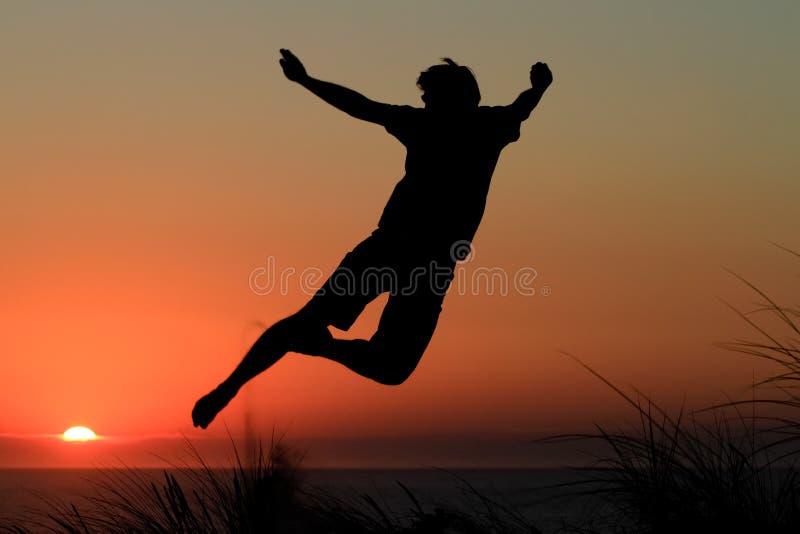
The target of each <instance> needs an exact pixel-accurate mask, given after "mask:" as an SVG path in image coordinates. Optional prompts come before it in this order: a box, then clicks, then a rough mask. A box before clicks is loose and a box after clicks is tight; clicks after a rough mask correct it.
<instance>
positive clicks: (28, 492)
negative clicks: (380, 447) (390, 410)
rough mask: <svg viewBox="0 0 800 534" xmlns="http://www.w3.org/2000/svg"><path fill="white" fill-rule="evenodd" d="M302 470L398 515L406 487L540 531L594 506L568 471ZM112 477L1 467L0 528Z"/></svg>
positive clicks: (321, 487)
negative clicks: (482, 505) (493, 507)
mask: <svg viewBox="0 0 800 534" xmlns="http://www.w3.org/2000/svg"><path fill="white" fill-rule="evenodd" d="M117 471H119V470H117ZM220 471H222V470H220ZM165 472H166V473H170V474H174V475H177V476H178V477H179V478H180V476H181V474H180V472H179V471H177V470H174V469H166V470H164V469H127V470H126V471H125V473H126V475H131V474H133V475H135V476H137V477H139V476H142V477H148V478H151V479H152V480H154V481H156V483H159V482H163V480H164V475H165ZM116 474H119V472H117V473H116ZM299 474H300V477H301V479H302V481H303V482H302V483H303V484H304V487H307V488H313V489H314V490H315V491H321V492H327V493H328V494H329V495H335V496H336V497H337V498H339V499H345V500H348V501H350V502H353V503H359V502H360V503H365V502H366V500H365V499H364V498H363V496H369V497H370V498H372V499H373V500H374V501H375V502H377V503H379V504H380V505H381V506H382V507H383V508H384V509H387V510H390V511H392V512H394V513H397V514H403V513H405V512H408V511H409V510H410V509H412V508H414V507H415V503H414V502H413V501H412V500H411V498H410V497H409V495H408V493H407V492H406V490H405V489H404V487H405V488H407V489H408V490H409V491H410V492H411V493H412V494H413V495H414V497H415V498H416V499H417V500H418V501H419V502H420V503H421V504H422V506H423V509H426V511H428V510H433V509H434V508H435V507H440V506H441V507H450V508H453V507H454V508H461V509H463V508H464V507H469V506H474V505H475V503H476V502H480V498H479V499H478V500H477V501H476V499H475V496H476V495H478V494H479V495H481V496H482V497H488V498H489V499H491V500H492V501H494V502H496V503H498V504H500V505H502V506H505V507H508V509H511V510H514V511H515V512H516V513H519V514H521V515H522V516H523V517H525V518H526V519H527V520H528V521H529V522H530V523H531V524H533V525H534V526H535V527H536V528H538V529H539V530H541V531H542V532H553V531H555V530H557V529H559V527H561V526H563V525H564V524H565V523H567V524H572V525H579V524H584V523H585V521H587V520H588V517H587V514H589V513H590V512H589V511H590V510H591V509H593V507H594V505H595V504H596V503H591V502H588V501H587V499H591V498H590V497H579V496H576V495H575V491H576V489H575V487H574V486H564V485H565V484H568V483H571V482H575V481H577V480H580V479H581V474H580V473H579V472H576V471H575V470H570V469H531V468H525V469H514V468H507V469H474V468H471V469H432V468H425V469H301V470H300V472H299ZM108 475H112V476H114V475H115V470H113V469H100V468H93V469H0V525H2V526H5V527H12V526H14V525H15V522H16V521H18V519H19V518H20V517H22V516H23V515H24V514H26V513H30V512H31V511H33V510H37V511H47V510H48V508H52V506H53V504H54V503H60V504H64V503H76V504H77V505H78V506H79V508H80V507H83V506H91V505H90V503H88V501H87V500H86V497H90V496H91V495H93V494H96V492H98V491H100V487H101V486H100V484H102V483H103V481H104V480H108ZM403 486H404V487H403ZM570 488H571V489H570ZM570 492H571V493H570ZM482 497H481V498H482Z"/></svg>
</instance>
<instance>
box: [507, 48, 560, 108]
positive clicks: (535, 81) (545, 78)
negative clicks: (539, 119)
mask: <svg viewBox="0 0 800 534" xmlns="http://www.w3.org/2000/svg"><path fill="white" fill-rule="evenodd" d="M551 83H553V74H552V73H551V72H550V68H549V67H548V66H547V63H541V62H540V63H536V64H535V65H534V66H532V67H531V88H530V89H528V90H526V91H523V92H522V93H521V94H520V95H519V96H518V97H517V99H516V100H515V101H514V103H513V104H511V109H512V110H514V113H515V114H516V115H517V117H518V118H519V119H520V120H521V121H524V120H525V119H527V118H528V117H530V115H531V112H532V111H533V108H535V107H536V104H538V103H539V100H540V99H541V98H542V95H543V94H544V92H545V91H546V90H547V88H548V87H549V86H550V84H551Z"/></svg>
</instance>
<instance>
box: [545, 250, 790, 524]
mask: <svg viewBox="0 0 800 534" xmlns="http://www.w3.org/2000/svg"><path fill="white" fill-rule="evenodd" d="M780 248H782V249H783V250H785V251H786V252H789V253H790V254H792V255H794V256H795V257H798V258H800V255H798V254H797V253H796V252H794V251H791V250H789V249H785V248H783V247H780ZM732 274H734V276H736V277H737V278H738V279H739V280H740V281H741V282H743V283H744V284H746V286H747V287H749V288H750V290H752V291H753V292H754V293H755V294H756V295H758V297H759V298H760V299H761V303H760V304H759V306H758V307H757V308H756V309H755V310H753V311H750V312H742V311H740V310H739V309H737V308H736V307H734V306H730V305H729V306H730V307H731V309H732V310H734V312H735V313H737V314H738V315H739V316H740V317H742V319H744V321H746V323H747V324H748V325H749V326H750V327H752V328H753V329H754V331H755V332H756V334H757V335H758V337H759V339H757V340H756V341H747V340H737V341H734V342H728V343H721V344H720V345H721V346H722V347H724V348H727V349H729V350H732V351H737V352H741V353H745V354H748V355H752V356H756V357H758V358H763V359H767V360H769V361H771V362H773V363H775V364H776V365H777V366H778V370H777V371H776V373H775V374H774V375H772V376H770V377H768V378H767V379H765V380H763V381H761V382H759V383H757V384H754V385H753V387H754V391H753V396H752V398H750V399H747V400H730V401H729V402H726V403H724V404H719V405H715V406H711V407H709V408H705V409H702V410H697V411H689V410H687V409H685V408H682V409H680V410H679V411H678V412H677V413H672V414H671V413H668V412H667V411H666V410H665V409H662V408H661V407H660V406H659V405H658V404H656V403H655V402H654V401H653V400H652V399H651V398H649V397H648V396H647V395H645V394H644V393H642V392H641V391H639V390H636V389H634V390H633V392H632V393H631V394H628V393H626V392H625V391H623V390H622V389H620V388H619V387H617V386H616V385H614V384H613V383H612V382H611V381H609V380H608V379H607V378H605V377H604V376H602V375H601V374H600V373H598V372H597V371H596V370H594V369H592V368H591V367H589V366H588V365H586V364H585V363H583V362H582V361H581V360H580V359H578V358H576V357H575V356H572V355H569V356H570V357H572V358H573V359H575V360H576V361H577V362H578V363H579V364H580V365H582V366H583V367H584V368H585V369H586V370H588V371H589V372H590V373H592V374H593V375H595V376H596V377H597V378H598V379H600V380H601V381H602V382H604V383H605V384H606V385H607V386H609V387H610V388H611V389H612V390H613V391H614V392H615V393H616V394H617V395H619V396H620V397H621V398H622V399H623V400H624V401H625V402H626V403H627V404H628V405H629V406H630V408H631V410H632V411H633V413H634V422H633V423H631V424H629V425H628V426H622V427H616V428H610V427H609V426H597V427H596V430H595V432H592V433H586V434H569V435H559V436H553V437H549V438H546V439H544V440H540V441H544V442H565V441H570V442H571V441H576V440H577V441H586V440H588V441H592V442H596V443H598V444H599V448H600V449H601V450H603V451H604V452H601V453H596V454H595V456H594V458H593V461H592V463H591V464H590V465H589V466H588V467H589V468H588V469H586V470H581V473H582V476H581V480H579V481H578V482H577V483H575V484H571V485H564V486H562V489H564V490H565V491H566V492H568V493H570V494H572V495H573V496H574V495H578V494H581V495H587V494H588V495H593V496H595V497H596V498H598V499H599V501H600V505H598V506H597V508H596V510H595V513H594V514H593V519H592V521H591V523H590V524H589V525H583V526H581V527H577V526H573V527H572V528H570V529H568V530H572V531H574V532H587V533H588V532H624V533H662V532H663V533H673V532H724V533H737V532H748V533H750V532H753V533H768V532H800V469H798V464H797V460H798V458H799V457H800V447H798V445H797V444H798V441H800V410H798V409H800V396H798V394H797V389H796V388H797V386H800V350H798V337H797V336H798V335H800V329H799V327H800V324H799V322H800V310H799V309H798V307H797V306H785V305H781V304H779V303H777V302H776V301H775V300H773V299H772V298H770V297H769V296H768V295H767V294H766V293H765V292H763V291H761V290H760V289H759V288H758V287H757V286H756V285H754V284H752V283H750V282H749V281H747V280H746V279H745V278H743V277H741V276H738V275H736V274H735V273H732ZM764 315H767V316H769V317H767V318H766V319H765V318H764ZM770 319H777V321H774V320H770ZM767 324H769V326H767ZM763 386H775V387H772V388H769V389H765V388H764V387H763Z"/></svg>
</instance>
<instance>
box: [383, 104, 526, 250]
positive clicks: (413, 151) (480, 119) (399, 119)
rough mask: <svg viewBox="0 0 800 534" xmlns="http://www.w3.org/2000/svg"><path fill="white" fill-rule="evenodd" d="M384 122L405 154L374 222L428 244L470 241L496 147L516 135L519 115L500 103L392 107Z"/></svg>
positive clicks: (498, 153) (490, 173) (484, 203)
mask: <svg viewBox="0 0 800 534" xmlns="http://www.w3.org/2000/svg"><path fill="white" fill-rule="evenodd" d="M385 126H386V130H387V131H388V132H389V133H390V134H392V135H394V136H395V137H396V138H397V139H398V140H400V142H401V143H403V145H405V147H406V149H407V151H408V153H407V156H406V164H405V170H406V174H405V176H404V177H403V179H402V180H400V182H398V184H397V186H396V187H395V189H394V191H393V192H392V195H391V197H390V198H389V201H388V202H387V204H386V207H385V208H384V211H383V215H382V216H381V219H380V221H379V223H378V227H379V228H381V229H382V230H384V231H388V232H390V233H395V234H398V235H404V236H408V237H411V238H413V239H414V240H415V241H416V242H417V243H420V242H422V243H426V244H430V245H432V246H447V247H449V246H450V244H452V243H453V242H454V241H459V240H468V241H469V240H471V239H472V238H473V236H474V235H475V232H476V231H477V229H478V225H479V224H480V221H481V218H482V217H483V211H484V207H485V205H486V195H487V193H488V191H489V183H490V181H491V178H492V173H493V172H494V168H495V165H496V164H497V159H498V157H499V156H500V152H501V150H502V149H503V147H505V146H506V145H507V144H509V143H511V142H513V141H516V140H517V139H519V127H520V120H519V118H515V115H514V114H513V113H512V112H511V111H510V110H509V108H507V107H503V106H497V107H486V106H482V107H476V108H472V109H469V110H466V111H459V112H458V113H448V112H442V111H434V110H428V109H420V108H414V107H411V106H393V108H392V113H391V119H390V120H389V121H388V122H387V123H386V124H385Z"/></svg>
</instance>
